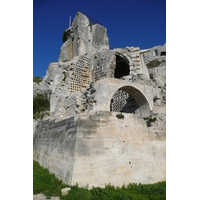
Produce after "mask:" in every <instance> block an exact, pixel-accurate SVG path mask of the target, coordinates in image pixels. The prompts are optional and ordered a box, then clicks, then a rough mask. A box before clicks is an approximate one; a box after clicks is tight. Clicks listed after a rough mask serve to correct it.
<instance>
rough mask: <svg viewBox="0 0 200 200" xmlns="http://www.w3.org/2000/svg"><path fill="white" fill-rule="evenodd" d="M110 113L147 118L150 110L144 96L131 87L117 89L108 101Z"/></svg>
mask: <svg viewBox="0 0 200 200" xmlns="http://www.w3.org/2000/svg"><path fill="white" fill-rule="evenodd" d="M110 111H112V112H124V113H134V114H137V115H138V116H139V117H143V118H146V117H149V115H150V108H149V104H148V102H147V99H146V98H145V96H144V95H143V94H142V93H141V92H140V91H139V90H138V89H136V88H134V87H132V86H124V87H121V88H119V89H118V90H117V91H116V92H115V93H114V94H113V96H112V98H111V100H110Z"/></svg>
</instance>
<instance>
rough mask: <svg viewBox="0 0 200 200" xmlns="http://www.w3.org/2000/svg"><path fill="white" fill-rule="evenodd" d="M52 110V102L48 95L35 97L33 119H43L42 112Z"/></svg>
mask: <svg viewBox="0 0 200 200" xmlns="http://www.w3.org/2000/svg"><path fill="white" fill-rule="evenodd" d="M49 110H50V101H49V99H48V97H47V94H37V95H36V96H35V97H33V118H34V119H37V118H39V117H40V118H43V117H44V114H43V113H41V111H49Z"/></svg>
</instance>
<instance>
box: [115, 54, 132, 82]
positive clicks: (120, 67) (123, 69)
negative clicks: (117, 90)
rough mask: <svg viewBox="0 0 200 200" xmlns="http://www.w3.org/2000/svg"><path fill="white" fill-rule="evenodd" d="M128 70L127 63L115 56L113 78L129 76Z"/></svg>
mask: <svg viewBox="0 0 200 200" xmlns="http://www.w3.org/2000/svg"><path fill="white" fill-rule="evenodd" d="M129 72H130V69H129V64H128V62H127V61H126V60H125V59H124V58H122V57H121V56H119V55H116V68H115V73H114V78H121V77H122V76H127V75H129Z"/></svg>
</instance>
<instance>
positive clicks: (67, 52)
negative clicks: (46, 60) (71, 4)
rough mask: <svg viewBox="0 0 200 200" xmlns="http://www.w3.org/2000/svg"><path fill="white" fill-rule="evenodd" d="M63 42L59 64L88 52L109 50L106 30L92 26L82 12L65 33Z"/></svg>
mask: <svg viewBox="0 0 200 200" xmlns="http://www.w3.org/2000/svg"><path fill="white" fill-rule="evenodd" d="M63 42H64V44H63V45H62V47H61V50H60V55H59V58H58V62H60V61H62V62H65V61H70V60H72V59H73V58H74V57H75V56H79V55H82V54H85V53H87V52H88V51H94V50H100V49H109V41H108V36H107V30H106V28H105V27H103V26H102V25H100V24H92V23H91V22H90V20H89V18H88V17H87V16H86V15H84V14H83V13H81V12H77V14H76V16H75V18H74V20H73V22H72V24H71V26H70V27H69V28H68V29H67V30H65V31H64V33H63Z"/></svg>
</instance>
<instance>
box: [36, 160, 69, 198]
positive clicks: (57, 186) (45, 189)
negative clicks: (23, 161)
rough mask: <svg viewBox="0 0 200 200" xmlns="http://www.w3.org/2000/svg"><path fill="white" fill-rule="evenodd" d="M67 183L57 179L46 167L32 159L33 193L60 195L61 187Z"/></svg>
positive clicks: (49, 195) (48, 195)
mask: <svg viewBox="0 0 200 200" xmlns="http://www.w3.org/2000/svg"><path fill="white" fill-rule="evenodd" d="M66 186H67V185H66V184H63V183H62V181H59V180H58V179H57V178H56V177H55V175H54V174H50V173H49V171H48V169H45V168H43V167H41V166H40V165H39V163H38V162H36V161H33V194H39V193H42V194H44V195H46V196H47V197H51V196H61V189H62V188H65V187H66Z"/></svg>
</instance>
